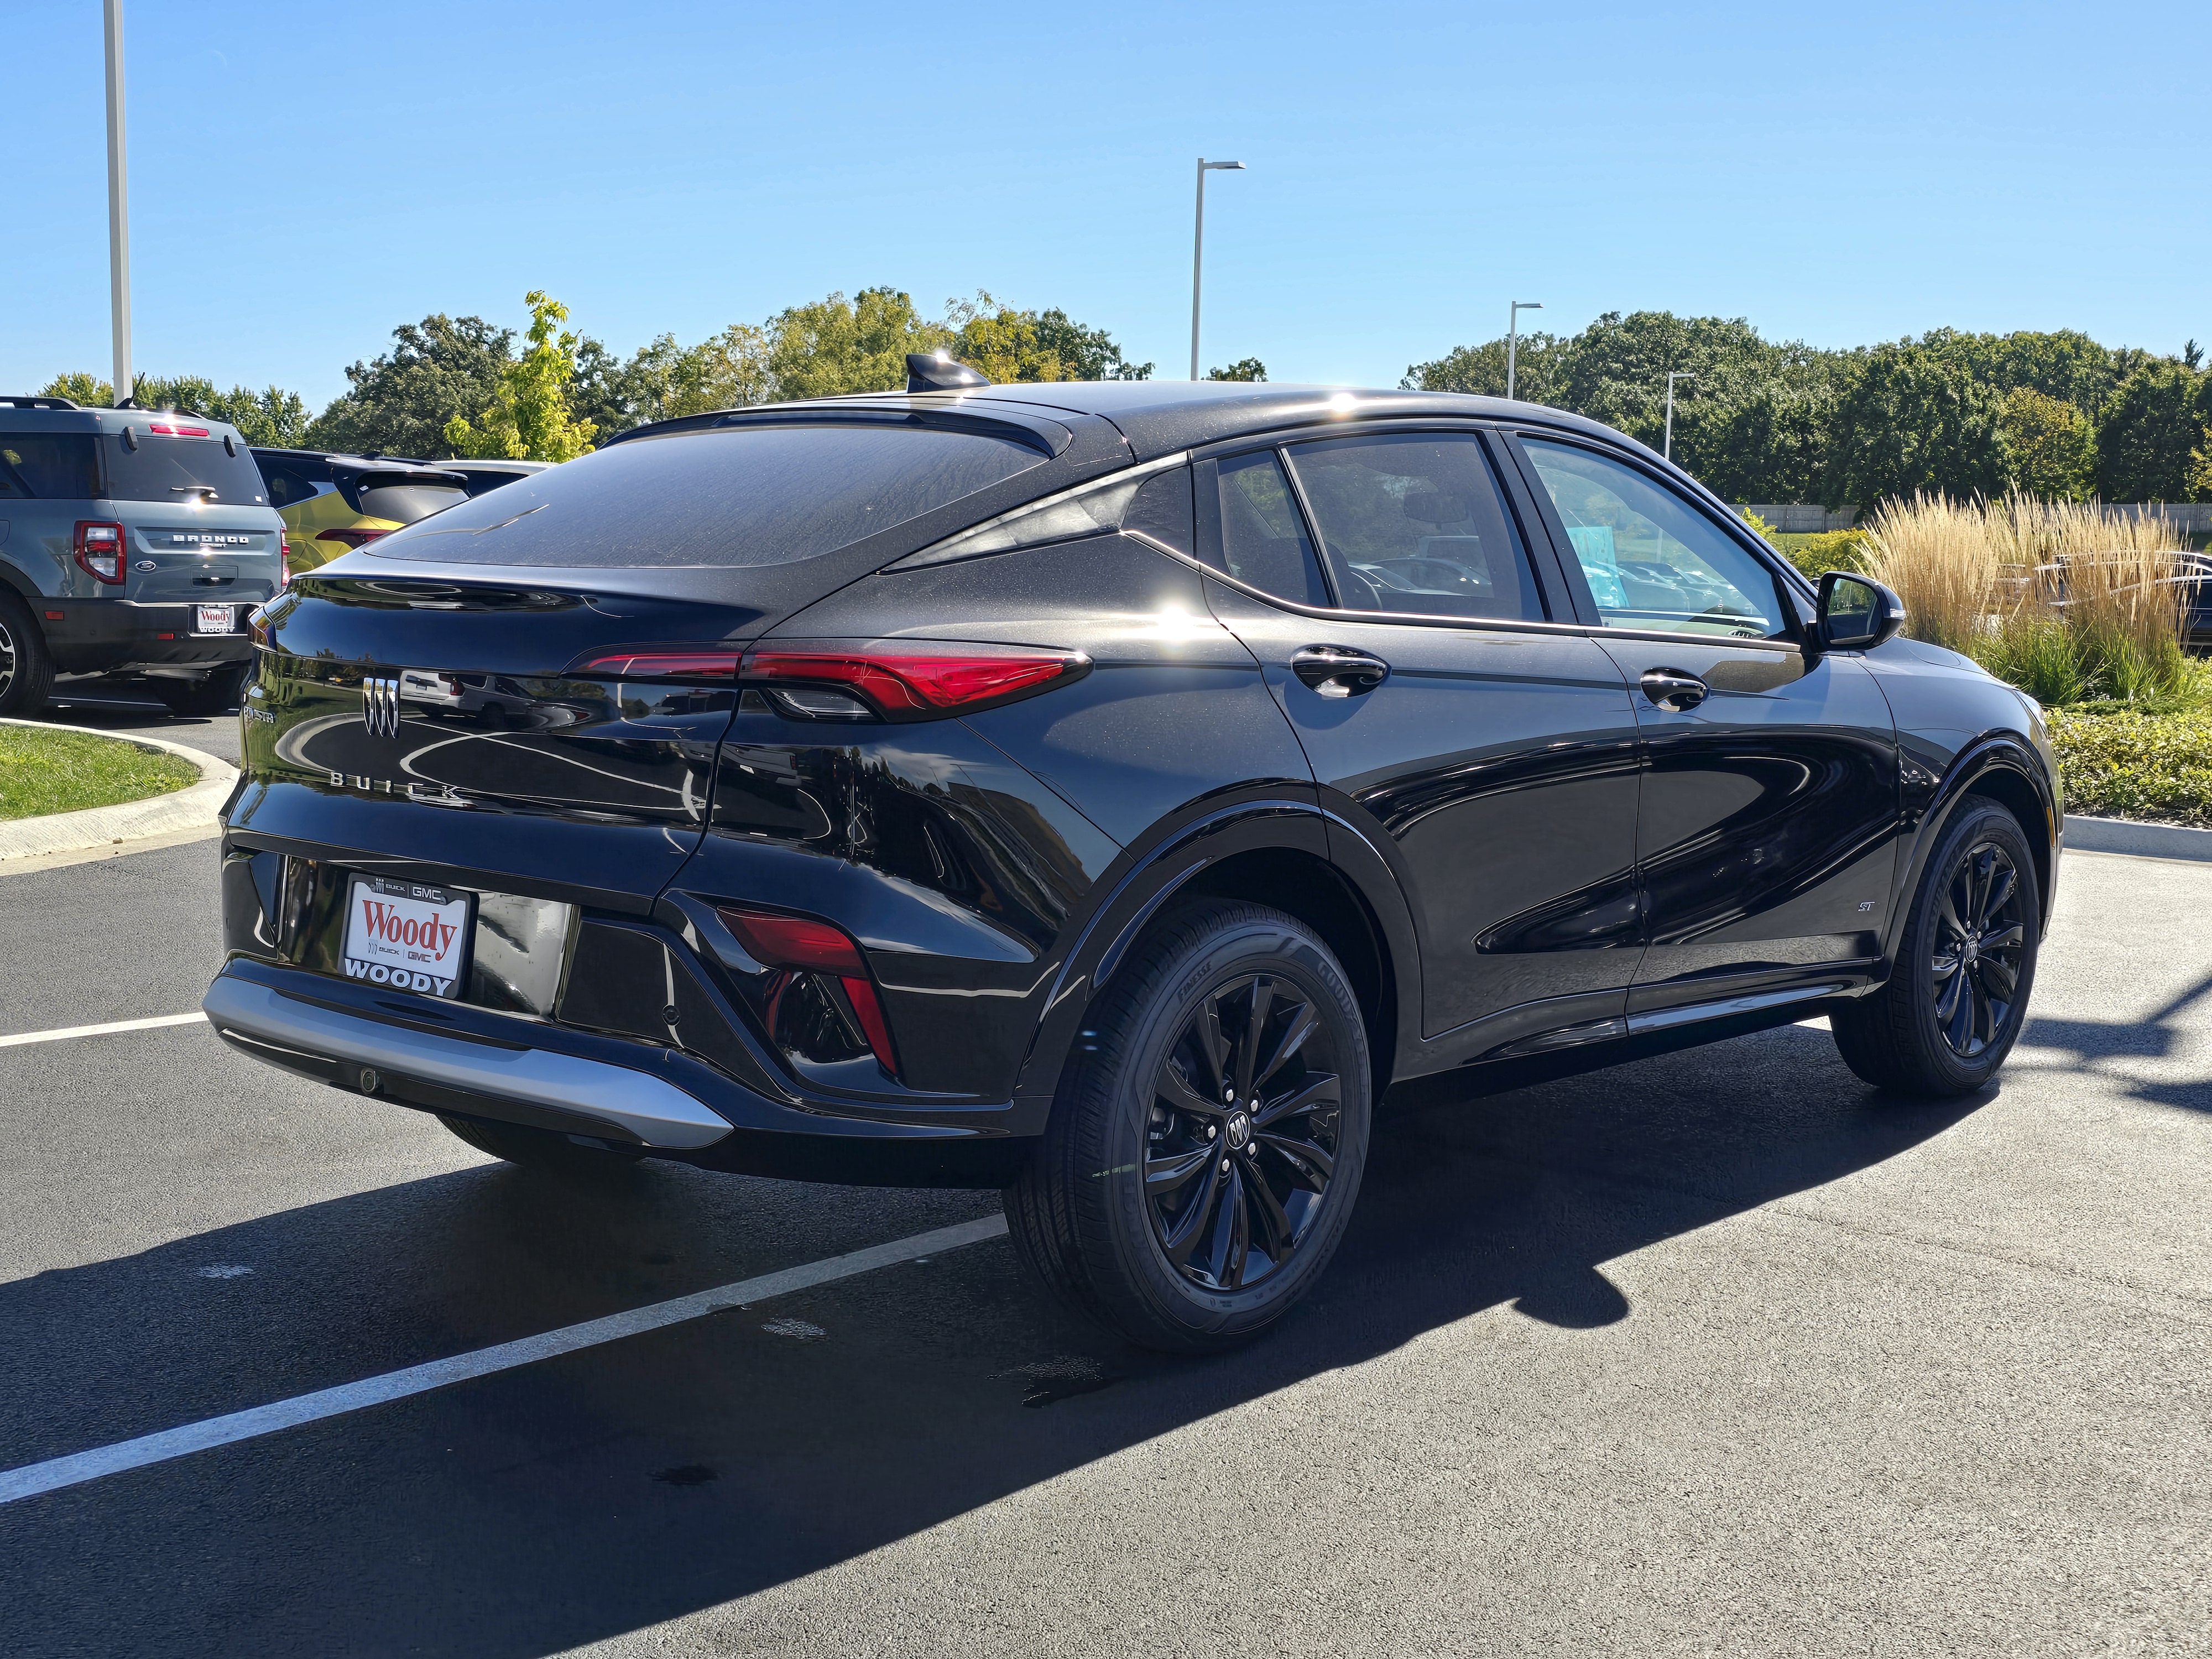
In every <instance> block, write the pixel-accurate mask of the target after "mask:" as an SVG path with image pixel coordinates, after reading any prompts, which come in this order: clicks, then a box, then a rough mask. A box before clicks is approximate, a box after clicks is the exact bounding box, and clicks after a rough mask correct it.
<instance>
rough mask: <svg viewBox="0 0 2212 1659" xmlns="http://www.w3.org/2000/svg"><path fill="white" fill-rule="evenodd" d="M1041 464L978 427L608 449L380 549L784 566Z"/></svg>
mask: <svg viewBox="0 0 2212 1659" xmlns="http://www.w3.org/2000/svg"><path fill="white" fill-rule="evenodd" d="M1043 459H1044V457H1043V455H1042V453H1039V452H1038V451H1036V450H1035V449H1032V448H1030V447H1029V446H1028V445H1027V444H1024V443H1017V442H1015V441H1012V440H1010V439H1005V438H997V437H992V436H990V435H986V434H981V433H973V432H945V431H941V430H934V429H930V428H921V429H916V428H891V429H885V428H879V427H877V428H871V427H837V426H811V427H738V428H722V429H720V430H717V431H708V432H690V433H678V434H672V435H670V436H668V437H665V438H639V439H634V440H632V441H630V442H629V443H622V444H615V445H611V446H610V447H608V448H605V449H602V450H599V452H597V453H594V454H590V455H586V456H584V457H582V458H581V459H578V460H574V461H569V462H568V463H566V464H565V465H561V466H556V467H552V468H550V469H549V470H547V471H544V472H538V473H533V474H532V475H531V476H530V477H526V478H520V479H518V480H516V481H515V482H514V483H511V484H508V485H507V487H506V488H505V489H495V490H492V491H490V492H489V493H488V494H486V495H478V496H474V497H471V499H470V500H468V501H464V502H462V503H461V504H459V506H457V507H449V508H447V510H446V511H445V512H443V513H439V514H438V515H437V516H436V517H435V518H434V519H431V520H428V521H427V522H425V523H424V524H423V525H422V526H420V527H419V528H416V527H411V526H410V528H408V529H406V530H399V531H394V532H392V534H391V535H390V536H388V537H386V538H385V539H384V540H382V541H380V542H379V543H378V544H377V546H376V551H377V553H378V555H379V556H381V557H384V558H392V559H436V560H441V561H453V562H460V563H466V564H513V565H551V566H564V567H575V566H589V565H612V566H620V567H627V568H653V569H667V568H678V567H686V566H707V567H713V568H743V567H747V566H757V565H772V564H791V563H795V562H798V561H799V560H801V559H811V558H815V557H817V556H820V555H822V554H824V553H833V552H835V551H836V550H837V549H839V548H841V547H848V546H850V545H851V544H853V543H854V542H857V541H860V539H862V538H864V537H867V536H872V535H874V534H875V533H876V532H878V531H882V530H888V529H890V528H891V527H892V526H895V525H900V524H903V523H905V522H906V521H907V520H909V519H914V518H917V517H919V516H921V514H922V513H928V512H932V511H933V510H934V509H936V508H938V507H943V506H945V505H946V504H947V503H948V502H951V501H958V500H959V499H960V498H961V497H962V496H963V495H973V494H974V493H975V491H976V490H979V489H987V488H989V487H990V486H991V485H993V484H995V483H1000V482H1001V481H1002V480H1004V479H1006V478H1010V477H1012V476H1013V475H1014V474H1015V473H1017V472H1020V471H1024V470H1026V469H1027V468H1030V467H1032V466H1036V465H1038V464H1039V463H1041V462H1042V460H1043Z"/></svg>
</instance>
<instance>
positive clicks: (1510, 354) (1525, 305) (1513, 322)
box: [1505, 300, 1544, 403]
mask: <svg viewBox="0 0 2212 1659" xmlns="http://www.w3.org/2000/svg"><path fill="white" fill-rule="evenodd" d="M1543 308H1544V302H1543V301H1541V300H1516V301H1514V302H1513V308H1512V310H1510V311H1509V312H1507V313H1505V400H1506V401H1507V402H1508V403H1510V402H1512V400H1513V368H1514V362H1513V360H1514V358H1515V357H1516V356H1518V355H1519V351H1518V348H1519V346H1520V344H1521V313H1522V312H1524V311H1541V310H1542V309H1543Z"/></svg>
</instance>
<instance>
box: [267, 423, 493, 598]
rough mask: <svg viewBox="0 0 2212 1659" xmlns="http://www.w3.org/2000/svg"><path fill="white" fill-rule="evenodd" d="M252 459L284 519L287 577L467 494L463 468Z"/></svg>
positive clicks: (393, 461)
mask: <svg viewBox="0 0 2212 1659" xmlns="http://www.w3.org/2000/svg"><path fill="white" fill-rule="evenodd" d="M253 459H255V460H256V461H257V462H258V463H259V464H260V467H261V477H262V482H263V483H265V484H266V485H267V486H268V489H269V505H270V506H271V507H275V508H276V516H277V517H278V518H280V519H282V520H283V521H284V579H285V580H287V581H289V580H291V579H292V578H293V577H294V576H296V575H298V574H300V573H301V572H302V571H305V570H313V568H315V567H316V566H318V565H323V564H328V563H329V562H331V560H332V559H335V558H337V556H338V555H339V554H341V553H349V552H351V551H352V550H354V549H355V548H356V547H359V546H361V545H362V544H363V543H366V542H373V541H374V540H375V539H376V538H378V537H379V536H382V535H386V534H387V533H389V532H392V531H394V530H398V528H400V527H401V526H403V525H410V524H414V523H416V521H417V520H422V519H427V518H428V517H429V516H430V515H431V514H432V513H436V512H439V511H441V510H442V509H443V508H446V507H451V506H453V503H454V502H456V501H466V500H467V499H468V498H469V495H470V494H471V490H470V489H469V484H470V480H469V478H468V477H466V476H465V474H462V473H459V472H449V471H445V470H444V469H442V468H441V467H439V466H437V465H434V464H432V463H430V462H428V461H411V460H405V459H400V458H398V457H396V456H377V455H326V454H323V453H318V452H316V451H313V450H307V449H257V450H255V451H254V452H253ZM502 482H504V481H502Z"/></svg>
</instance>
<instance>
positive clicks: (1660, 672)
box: [1637, 668, 1707, 714]
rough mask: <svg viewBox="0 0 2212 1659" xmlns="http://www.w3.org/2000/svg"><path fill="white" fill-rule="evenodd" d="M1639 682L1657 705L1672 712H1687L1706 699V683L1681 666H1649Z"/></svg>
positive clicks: (1647, 695) (1645, 694)
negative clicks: (1684, 670) (1687, 672)
mask: <svg viewBox="0 0 2212 1659" xmlns="http://www.w3.org/2000/svg"><path fill="white" fill-rule="evenodd" d="M1637 684H1638V685H1640V686H1642V687H1643V688H1644V696H1646V697H1647V698H1649V699H1650V702H1652V704H1653V705H1654V706H1655V707H1656V708H1663V709H1665V710H1666V711H1667V712H1668V714H1687V713H1688V712H1689V711H1690V710H1691V709H1692V708H1696V707H1697V706H1698V705H1699V703H1701V702H1704V701H1705V693H1706V689H1707V688H1706V685H1705V682H1704V681H1703V680H1701V679H1699V678H1698V677H1697V676H1696V675H1695V674H1685V673H1684V672H1683V671H1681V670H1680V669H1679V668H1647V669H1645V670H1644V677H1643V678H1641V679H1639V680H1638V681H1637Z"/></svg>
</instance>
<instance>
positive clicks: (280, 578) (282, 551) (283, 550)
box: [276, 542, 292, 587]
mask: <svg viewBox="0 0 2212 1659" xmlns="http://www.w3.org/2000/svg"><path fill="white" fill-rule="evenodd" d="M291 585H292V544H290V543H289V542H279V543H277V544H276V586H279V587H289V586H291Z"/></svg>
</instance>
